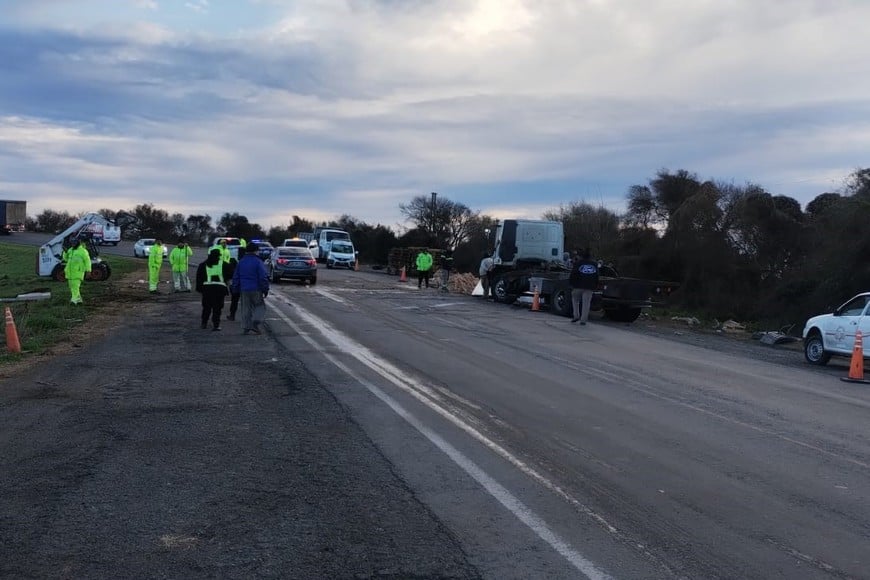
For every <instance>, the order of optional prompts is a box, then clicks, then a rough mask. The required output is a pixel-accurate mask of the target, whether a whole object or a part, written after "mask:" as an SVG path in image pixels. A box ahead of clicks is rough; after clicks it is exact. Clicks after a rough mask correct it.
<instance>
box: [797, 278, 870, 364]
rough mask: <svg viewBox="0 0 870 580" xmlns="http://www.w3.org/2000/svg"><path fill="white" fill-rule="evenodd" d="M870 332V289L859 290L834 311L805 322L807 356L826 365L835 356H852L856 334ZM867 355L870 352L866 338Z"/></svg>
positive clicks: (815, 362)
mask: <svg viewBox="0 0 870 580" xmlns="http://www.w3.org/2000/svg"><path fill="white" fill-rule="evenodd" d="M858 331H860V332H861V336H862V339H863V337H866V336H867V335H868V334H870V292H864V293H861V294H858V295H857V296H855V297H854V298H852V299H851V300H849V301H848V302H846V303H845V304H843V305H842V306H840V307H839V308H837V309H836V310H834V311H833V312H831V313H829V314H820V315H818V316H813V317H812V318H810V319H809V320H807V323H806V325H805V326H804V332H803V338H804V358H806V360H807V362H808V363H810V364H814V365H826V364H828V361H830V360H831V357H832V356H835V355H836V356H851V354H852V349H853V348H854V346H855V334H856V333H857V332H858ZM862 346H863V350H864V356H865V357H866V356H870V351H868V341H866V340H865V341H863V345H862Z"/></svg>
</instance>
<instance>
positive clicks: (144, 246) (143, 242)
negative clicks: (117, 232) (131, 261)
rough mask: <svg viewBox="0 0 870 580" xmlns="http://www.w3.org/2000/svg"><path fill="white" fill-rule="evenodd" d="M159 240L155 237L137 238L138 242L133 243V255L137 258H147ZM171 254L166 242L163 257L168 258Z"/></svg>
mask: <svg viewBox="0 0 870 580" xmlns="http://www.w3.org/2000/svg"><path fill="white" fill-rule="evenodd" d="M156 242H157V240H155V239H154V238H141V239H139V240H136V243H135V244H133V256H134V257H136V258H147V257H148V256H149V255H151V248H153V247H154V244H155V243H156ZM168 255H169V249H167V247H166V244H164V245H163V257H164V258H166V257H167V256H168Z"/></svg>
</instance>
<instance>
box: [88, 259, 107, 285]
mask: <svg viewBox="0 0 870 580" xmlns="http://www.w3.org/2000/svg"><path fill="white" fill-rule="evenodd" d="M111 275H112V269H111V268H110V267H109V265H108V264H107V263H105V262H100V263H99V264H95V265H94V268H93V270H91V277H90V279H91V280H93V281H95V282H105V281H106V280H108V279H109V276H111Z"/></svg>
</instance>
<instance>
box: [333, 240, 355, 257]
mask: <svg viewBox="0 0 870 580" xmlns="http://www.w3.org/2000/svg"><path fill="white" fill-rule="evenodd" d="M332 251H333V252H337V253H339V254H352V253H353V246H351V245H350V244H344V243H341V242H332Z"/></svg>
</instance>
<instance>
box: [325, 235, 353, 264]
mask: <svg viewBox="0 0 870 580" xmlns="http://www.w3.org/2000/svg"><path fill="white" fill-rule="evenodd" d="M355 264H356V252H355V251H354V249H353V244H352V243H350V242H349V241H347V240H335V241H333V242H332V244H331V247H330V248H329V253H328V254H326V267H327V268H347V269H348V270H353V268H354V265H355Z"/></svg>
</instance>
